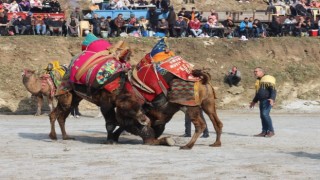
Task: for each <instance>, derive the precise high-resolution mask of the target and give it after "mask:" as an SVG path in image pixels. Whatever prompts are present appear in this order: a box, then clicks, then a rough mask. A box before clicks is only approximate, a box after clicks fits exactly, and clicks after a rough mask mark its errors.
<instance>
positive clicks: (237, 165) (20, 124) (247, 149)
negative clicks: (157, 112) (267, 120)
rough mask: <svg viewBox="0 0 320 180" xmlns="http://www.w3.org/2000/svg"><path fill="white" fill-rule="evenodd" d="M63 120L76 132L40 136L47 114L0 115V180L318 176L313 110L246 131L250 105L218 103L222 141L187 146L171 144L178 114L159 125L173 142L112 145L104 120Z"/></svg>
mask: <svg viewBox="0 0 320 180" xmlns="http://www.w3.org/2000/svg"><path fill="white" fill-rule="evenodd" d="M83 113H84V115H85V117H81V118H80V119H74V118H69V119H67V126H66V127H67V132H68V133H69V134H70V135H71V136H73V137H75V138H76V140H74V141H62V140H61V134H60V131H59V129H58V127H57V128H56V129H57V132H58V138H59V139H60V140H58V141H51V140H50V139H49V138H48V133H49V122H48V117H47V116H40V117H34V116H32V115H20V116H18V115H10V116H8V115H0V136H1V139H0V168H1V171H0V177H1V178H3V179H57V178H58V179H202V178H206V179H283V178H285V179H319V178H320V175H319V171H320V166H319V161H320V154H319V149H320V139H319V137H318V135H319V133H320V130H319V129H320V121H319V114H296V113H290V114H287V113H272V117H273V122H274V126H275V131H276V136H274V137H272V138H257V137H253V136H252V135H253V134H256V133H258V132H259V131H260V127H261V125H260V120H259V115H258V112H257V110H254V111H251V112H247V113H243V112H239V111H237V112H233V111H221V110H219V111H218V113H219V116H220V118H221V120H222V121H223V123H224V129H223V134H222V143H223V144H222V147H220V148H213V147H209V144H211V143H213V141H214V139H215V133H214V130H213V127H212V124H211V123H210V122H208V119H207V122H208V124H209V131H210V137H209V138H208V139H198V141H197V143H196V144H195V146H194V148H193V149H192V150H190V151H189V150H179V146H182V145H185V144H186V143H187V142H188V141H189V138H182V137H179V135H181V134H183V131H184V127H183V124H184V121H183V119H184V118H183V114H182V113H178V114H176V115H175V116H174V118H173V119H172V120H171V122H169V124H167V128H166V130H165V132H164V136H171V137H172V138H173V139H174V140H175V141H176V145H175V146H172V147H167V146H162V147H160V146H148V145H142V144H141V143H142V141H141V139H140V138H139V137H137V136H133V135H122V136H121V137H120V143H119V144H118V145H106V144H104V142H105V141H106V133H105V129H104V120H103V119H97V118H92V117H91V116H92V115H95V114H96V113H97V112H92V113H91V112H90V113H89V112H83Z"/></svg>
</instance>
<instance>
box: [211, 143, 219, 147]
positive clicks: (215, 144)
mask: <svg viewBox="0 0 320 180" xmlns="http://www.w3.org/2000/svg"><path fill="white" fill-rule="evenodd" d="M209 146H211V147H221V142H214V143H213V144H210V145H209Z"/></svg>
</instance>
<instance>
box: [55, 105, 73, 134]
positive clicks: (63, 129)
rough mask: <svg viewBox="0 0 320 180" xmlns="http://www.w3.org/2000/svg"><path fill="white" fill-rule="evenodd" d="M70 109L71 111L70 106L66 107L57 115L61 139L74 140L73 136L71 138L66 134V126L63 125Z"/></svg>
mask: <svg viewBox="0 0 320 180" xmlns="http://www.w3.org/2000/svg"><path fill="white" fill-rule="evenodd" d="M70 111H71V108H66V109H65V110H63V111H62V112H61V113H60V114H59V116H58V122H59V126H60V129H61V133H62V139H63V140H74V138H72V137H70V136H68V135H67V132H66V127H65V125H66V119H67V117H68V116H69V114H70Z"/></svg>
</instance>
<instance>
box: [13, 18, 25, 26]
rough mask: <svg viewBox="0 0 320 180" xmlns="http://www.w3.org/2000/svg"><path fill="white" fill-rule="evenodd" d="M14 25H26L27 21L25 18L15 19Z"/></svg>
mask: <svg viewBox="0 0 320 180" xmlns="http://www.w3.org/2000/svg"><path fill="white" fill-rule="evenodd" d="M13 25H14V26H25V25H26V23H25V21H24V20H23V19H21V21H19V20H18V19H17V20H15V21H14V22H13Z"/></svg>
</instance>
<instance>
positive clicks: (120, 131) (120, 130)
mask: <svg viewBox="0 0 320 180" xmlns="http://www.w3.org/2000/svg"><path fill="white" fill-rule="evenodd" d="M124 130H125V129H124V128H122V127H119V128H118V129H117V130H116V131H115V132H114V133H113V141H114V142H119V137H120V135H121V133H122V132H123V131H124Z"/></svg>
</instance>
